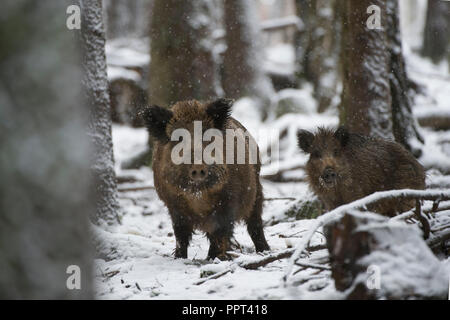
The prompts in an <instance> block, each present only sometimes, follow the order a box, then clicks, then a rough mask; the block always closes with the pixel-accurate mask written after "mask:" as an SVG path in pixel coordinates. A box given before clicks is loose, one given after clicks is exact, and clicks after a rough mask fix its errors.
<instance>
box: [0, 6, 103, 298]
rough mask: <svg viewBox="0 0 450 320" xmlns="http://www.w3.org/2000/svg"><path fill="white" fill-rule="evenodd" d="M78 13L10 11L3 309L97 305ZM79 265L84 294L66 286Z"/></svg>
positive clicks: (0, 62) (5, 38) (1, 171)
mask: <svg viewBox="0 0 450 320" xmlns="http://www.w3.org/2000/svg"><path fill="white" fill-rule="evenodd" d="M71 4H73V1H66V0H60V1H35V0H20V1H17V0H15V1H6V2H4V3H2V14H1V15H0V30H2V31H5V32H1V34H0V48H1V50H0V140H1V142H0V177H1V178H0V181H1V184H2V186H1V188H0V299H75V298H76V299H91V298H93V288H92V278H91V271H92V250H91V247H90V241H89V239H90V235H89V220H88V216H89V213H90V212H95V208H94V203H93V198H92V196H91V192H90V189H91V188H90V181H89V152H90V151H89V141H88V139H87V137H86V134H85V128H86V126H87V123H86V122H87V121H86V114H87V112H88V109H87V106H86V104H84V103H82V102H81V101H80V100H81V96H82V95H81V93H82V91H81V89H82V88H81V73H80V63H81V56H80V52H79V39H78V38H77V35H78V34H79V32H78V31H77V30H68V29H67V28H66V23H65V12H66V9H67V8H68V6H69V5H71ZM71 265H75V266H78V267H79V268H80V269H79V271H80V274H79V275H80V276H81V277H80V280H81V283H80V284H81V287H80V289H79V290H78V289H75V288H74V289H73V290H70V289H69V288H68V287H67V285H66V284H67V283H66V282H67V280H68V278H69V277H70V276H72V275H73V276H76V275H75V273H76V272H77V271H71V270H70V269H69V273H66V271H67V269H68V267H69V266H71ZM74 272H75V273H74ZM74 280H75V279H74ZM69 283H71V284H74V285H76V282H73V283H72V282H71V281H69ZM69 287H70V286H69Z"/></svg>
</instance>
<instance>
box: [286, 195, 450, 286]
mask: <svg viewBox="0 0 450 320" xmlns="http://www.w3.org/2000/svg"><path fill="white" fill-rule="evenodd" d="M390 198H398V199H420V200H431V201H445V200H450V190H428V191H424V190H411V189H402V190H388V191H380V192H375V193H373V194H371V195H368V196H367V197H364V198H362V199H359V200H356V201H353V202H351V203H348V204H344V205H342V206H340V207H337V208H335V209H333V210H331V211H330V212H328V213H325V214H324V215H322V216H320V217H318V218H317V219H316V221H315V222H314V224H313V225H312V227H311V228H310V229H309V232H308V233H307V234H306V236H305V237H304V238H302V239H301V240H300V241H299V242H298V245H297V248H296V249H295V251H294V253H293V254H292V256H291V260H290V262H289V264H288V266H287V268H286V272H285V274H284V276H283V281H284V282H286V281H287V279H288V277H289V276H290V275H291V273H292V269H293V267H294V265H295V262H296V261H297V260H298V259H299V257H300V255H301V254H302V253H303V251H305V248H306V247H307V246H308V244H309V242H310V241H311V239H312V237H313V235H314V234H315V233H316V231H317V229H319V228H320V227H323V226H325V225H327V224H329V223H331V222H333V221H335V220H337V219H339V218H341V217H342V216H343V214H345V213H346V212H348V211H349V210H352V209H360V208H365V207H366V206H367V205H369V204H374V203H377V202H378V201H381V200H384V199H390Z"/></svg>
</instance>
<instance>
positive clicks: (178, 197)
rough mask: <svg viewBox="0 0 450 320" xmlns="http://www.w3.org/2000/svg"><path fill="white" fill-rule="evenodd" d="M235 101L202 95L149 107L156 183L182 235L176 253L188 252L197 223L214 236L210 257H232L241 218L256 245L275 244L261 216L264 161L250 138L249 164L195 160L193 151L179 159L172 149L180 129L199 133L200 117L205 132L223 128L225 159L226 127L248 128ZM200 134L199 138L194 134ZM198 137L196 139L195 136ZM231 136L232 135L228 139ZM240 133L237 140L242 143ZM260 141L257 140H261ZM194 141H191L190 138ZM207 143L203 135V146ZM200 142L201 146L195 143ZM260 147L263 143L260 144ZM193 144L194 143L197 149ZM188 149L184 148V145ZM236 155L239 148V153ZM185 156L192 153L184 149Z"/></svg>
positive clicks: (259, 248)
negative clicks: (237, 115) (236, 115)
mask: <svg viewBox="0 0 450 320" xmlns="http://www.w3.org/2000/svg"><path fill="white" fill-rule="evenodd" d="M231 107H232V103H231V101H230V100H227V99H219V100H216V101H214V102H210V103H201V102H199V101H196V100H191V101H182V102H178V103H176V104H175V105H173V106H172V107H171V108H170V109H168V108H162V107H158V106H152V107H149V108H147V109H146V110H144V113H143V115H144V120H145V123H146V126H147V128H148V131H149V133H150V135H151V136H153V138H154V150H153V173H154V181H155V188H156V191H157V193H158V196H159V197H160V199H161V200H162V201H163V202H164V203H165V205H166V206H167V208H168V210H169V214H170V217H171V219H172V225H173V229H174V233H175V238H176V248H175V257H177V258H187V252H188V251H187V248H188V245H189V242H190V240H191V236H192V233H193V231H194V230H195V229H198V230H201V231H204V232H205V233H206V235H207V238H208V240H209V242H210V247H209V251H208V259H214V258H215V257H218V258H219V259H229V258H230V257H229V255H228V254H227V251H229V250H230V238H231V237H232V235H233V227H234V224H235V222H237V221H241V220H243V221H245V222H246V223H247V230H248V232H249V234H250V237H251V239H252V241H253V243H254V244H255V248H256V251H264V250H269V246H268V244H267V242H266V239H265V237H264V232H263V222H262V219H261V214H262V202H263V193H262V186H261V184H260V182H259V171H260V162H259V156H258V157H257V158H258V159H257V160H256V161H255V162H254V164H251V163H250V161H247V160H249V155H248V148H247V147H248V143H249V142H248V141H249V139H250V140H252V141H253V142H254V140H253V138H251V136H250V137H249V138H248V139H247V140H245V138H244V141H245V145H246V148H245V152H246V154H245V158H246V161H245V163H244V164H238V163H236V162H234V161H233V163H231V164H229V162H228V161H225V160H224V161H223V162H222V163H217V162H214V163H212V164H206V163H205V161H204V160H202V161H201V162H200V163H196V164H194V160H195V159H194V156H193V153H194V152H191V155H187V158H188V159H189V158H190V159H189V160H190V161H188V162H190V163H185V162H184V163H181V164H177V163H176V162H174V161H173V156H172V151H173V150H174V147H175V146H176V145H177V144H179V143H180V142H179V141H178V140H177V141H172V133H174V130H176V129H185V130H187V131H189V134H190V136H194V135H195V133H194V132H195V125H194V122H196V123H197V124H198V121H200V122H201V127H202V133H204V132H205V131H206V130H208V129H215V130H216V132H219V133H223V135H224V139H223V145H222V148H221V150H220V152H223V159H226V151H227V150H226V148H225V144H226V141H227V140H226V137H225V131H226V129H233V130H236V129H241V130H242V132H247V131H246V129H245V128H244V127H243V126H242V125H241V124H240V123H239V122H238V121H237V120H235V119H233V118H232V117H231V116H230V113H231ZM194 139H195V138H194ZM194 139H192V141H193V140H194ZM228 141H229V140H228ZM236 143H237V139H233V142H232V144H231V145H232V146H233V147H236ZM254 143H255V146H256V142H254ZM188 144H189V145H190V142H188ZM206 145H207V143H205V142H204V141H202V145H201V146H200V147H201V148H202V149H203V150H204V149H205V147H206ZM194 148H195V147H194ZM255 149H256V152H259V151H258V150H257V146H256V147H255ZM191 150H193V148H192V149H191ZM182 153H184V151H182ZM234 154H235V158H236V157H237V152H235V153H234ZM183 156H186V155H184V154H183Z"/></svg>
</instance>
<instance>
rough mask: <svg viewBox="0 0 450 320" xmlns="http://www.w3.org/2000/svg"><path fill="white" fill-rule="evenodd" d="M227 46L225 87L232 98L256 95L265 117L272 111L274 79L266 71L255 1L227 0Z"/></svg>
mask: <svg viewBox="0 0 450 320" xmlns="http://www.w3.org/2000/svg"><path fill="white" fill-rule="evenodd" d="M224 21H225V29H226V36H225V42H226V44H227V49H226V51H225V55H224V61H223V79H222V84H223V89H224V91H225V94H226V96H227V97H228V98H234V99H237V98H240V97H243V96H253V97H254V98H257V99H259V100H260V103H261V107H262V109H263V110H262V113H261V115H262V117H263V118H264V117H265V115H267V112H268V109H267V108H268V106H269V105H270V100H271V95H272V94H273V93H274V90H273V86H272V83H271V81H270V79H269V77H268V76H266V75H265V74H264V70H263V68H262V66H263V52H262V50H263V47H262V44H261V43H260V41H261V39H260V34H259V30H258V19H257V16H256V8H255V6H254V3H253V1H246V0H225V4H224Z"/></svg>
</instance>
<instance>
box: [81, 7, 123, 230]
mask: <svg viewBox="0 0 450 320" xmlns="http://www.w3.org/2000/svg"><path fill="white" fill-rule="evenodd" d="M80 5H81V47H82V52H83V86H84V91H85V94H86V97H85V98H86V100H85V101H86V103H87V104H88V106H89V126H88V133H89V137H90V139H91V141H92V147H93V150H92V151H93V152H92V155H93V157H92V177H93V179H94V181H95V193H96V201H97V210H96V213H95V214H93V215H92V216H91V220H92V222H94V223H95V224H103V223H106V224H109V225H111V224H115V223H117V222H118V221H119V216H118V210H119V204H118V200H117V186H116V177H115V172H114V155H113V146H112V138H111V107H110V101H109V93H108V79H107V73H106V56H105V32H104V28H103V22H102V3H101V0H81V1H80Z"/></svg>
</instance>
